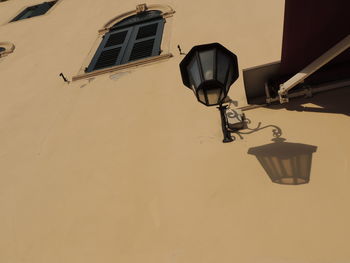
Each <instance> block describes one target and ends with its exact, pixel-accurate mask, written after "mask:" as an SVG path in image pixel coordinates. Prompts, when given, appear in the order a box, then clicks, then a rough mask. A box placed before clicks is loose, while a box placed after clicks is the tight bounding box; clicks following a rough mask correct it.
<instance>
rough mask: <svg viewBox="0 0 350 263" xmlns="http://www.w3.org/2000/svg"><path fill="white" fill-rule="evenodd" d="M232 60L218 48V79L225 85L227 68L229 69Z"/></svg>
mask: <svg viewBox="0 0 350 263" xmlns="http://www.w3.org/2000/svg"><path fill="white" fill-rule="evenodd" d="M229 65H230V60H229V58H228V56H225V54H224V53H223V52H222V51H220V50H218V51H217V80H218V81H220V82H221V83H222V84H224V85H225V78H226V75H227V70H228V69H229Z"/></svg>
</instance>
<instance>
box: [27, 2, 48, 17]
mask: <svg viewBox="0 0 350 263" xmlns="http://www.w3.org/2000/svg"><path fill="white" fill-rule="evenodd" d="M50 8H51V5H50V4H49V3H48V2H44V3H42V4H40V5H37V6H36V8H35V9H34V11H33V13H32V14H31V15H30V16H29V17H33V16H40V15H43V14H45V13H46V12H47V11H48V10H49V9H50Z"/></svg>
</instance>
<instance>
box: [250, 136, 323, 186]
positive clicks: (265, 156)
mask: <svg viewBox="0 0 350 263" xmlns="http://www.w3.org/2000/svg"><path fill="white" fill-rule="evenodd" d="M272 140H273V141H274V143H270V144H267V145H263V146H258V147H254V148H250V149H249V150H248V154H252V155H255V157H256V158H257V159H258V161H259V162H260V164H261V165H262V167H263V168H264V170H265V172H266V173H267V174H268V176H269V177H270V179H271V181H272V182H274V183H278V184H289V185H298V184H306V183H308V182H309V180H310V172H311V164H312V154H313V153H314V152H316V149H317V147H316V146H313V145H307V144H302V143H290V142H285V139H283V138H274V139H272Z"/></svg>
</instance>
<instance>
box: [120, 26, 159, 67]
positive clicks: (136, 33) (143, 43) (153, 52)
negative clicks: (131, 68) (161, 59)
mask: <svg viewBox="0 0 350 263" xmlns="http://www.w3.org/2000/svg"><path fill="white" fill-rule="evenodd" d="M163 27H164V19H157V20H153V21H150V22H146V23H142V24H138V25H135V26H134V27H133V32H132V35H131V37H130V41H129V43H128V46H127V49H126V51H125V54H124V56H123V59H122V61H121V64H124V63H128V62H131V61H134V60H138V59H142V58H147V57H152V56H158V55H159V54H160V44H161V41H162V35H163Z"/></svg>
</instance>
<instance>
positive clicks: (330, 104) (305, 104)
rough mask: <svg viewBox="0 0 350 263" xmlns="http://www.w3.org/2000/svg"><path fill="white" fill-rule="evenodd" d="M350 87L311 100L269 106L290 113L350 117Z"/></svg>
mask: <svg viewBox="0 0 350 263" xmlns="http://www.w3.org/2000/svg"><path fill="white" fill-rule="evenodd" d="M349 97H350V87H345V88H341V89H336V90H332V91H327V92H323V93H319V94H316V95H314V96H313V97H311V98H302V99H295V100H291V101H290V102H289V103H287V104H280V105H273V106H269V108H271V109H281V108H285V109H286V110H290V111H304V112H316V113H333V114H344V115H347V116H350V103H349Z"/></svg>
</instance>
